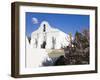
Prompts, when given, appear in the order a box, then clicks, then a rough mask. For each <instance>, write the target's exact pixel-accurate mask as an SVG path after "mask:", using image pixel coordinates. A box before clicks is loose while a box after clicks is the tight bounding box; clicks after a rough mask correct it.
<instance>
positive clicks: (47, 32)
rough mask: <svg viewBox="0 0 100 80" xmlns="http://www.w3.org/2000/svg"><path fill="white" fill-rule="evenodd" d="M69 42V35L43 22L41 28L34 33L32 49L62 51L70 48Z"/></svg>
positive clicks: (32, 35)
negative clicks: (67, 47) (64, 48)
mask: <svg viewBox="0 0 100 80" xmlns="http://www.w3.org/2000/svg"><path fill="white" fill-rule="evenodd" d="M69 42H70V38H69V35H67V34H66V33H64V32H62V31H60V30H59V29H56V28H53V27H51V26H50V25H49V23H48V22H47V21H43V22H42V23H41V24H40V27H39V28H38V29H37V30H36V31H34V32H32V34H31V43H30V44H31V46H32V48H45V49H61V48H63V47H66V46H68V45H69Z"/></svg>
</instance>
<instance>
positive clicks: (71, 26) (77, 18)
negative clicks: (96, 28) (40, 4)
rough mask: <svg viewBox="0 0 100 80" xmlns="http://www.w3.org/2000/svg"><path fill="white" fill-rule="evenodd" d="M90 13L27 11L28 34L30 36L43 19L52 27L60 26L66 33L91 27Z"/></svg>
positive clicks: (73, 32) (73, 33)
mask: <svg viewBox="0 0 100 80" xmlns="http://www.w3.org/2000/svg"><path fill="white" fill-rule="evenodd" d="M89 18H90V17H89V15H75V14H51V13H34V12H26V35H27V36H28V37H29V36H30V35H31V33H32V32H33V31H35V30H36V29H38V28H39V26H40V24H41V22H42V21H48V22H49V24H50V25H51V26H52V27H55V28H58V29H60V30H61V31H63V32H65V33H66V34H68V33H70V32H71V33H72V35H73V36H74V35H75V32H76V31H79V32H80V31H82V30H83V29H88V28H89V26H90V25H89V22H90V19H89Z"/></svg>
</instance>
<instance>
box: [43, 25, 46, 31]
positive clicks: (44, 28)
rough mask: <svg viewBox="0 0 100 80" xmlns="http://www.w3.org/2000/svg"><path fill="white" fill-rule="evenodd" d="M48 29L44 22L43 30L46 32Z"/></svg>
mask: <svg viewBox="0 0 100 80" xmlns="http://www.w3.org/2000/svg"><path fill="white" fill-rule="evenodd" d="M45 31H46V25H45V24H44V25H43V32H45Z"/></svg>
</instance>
